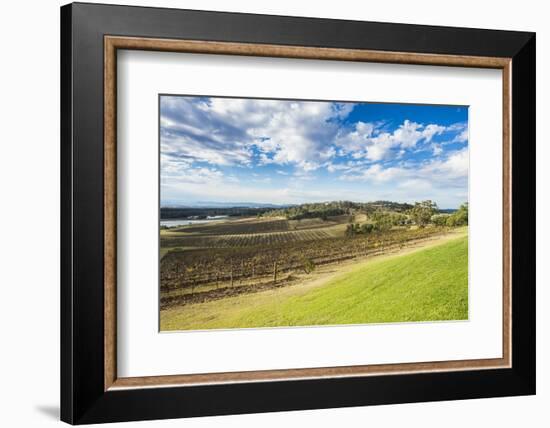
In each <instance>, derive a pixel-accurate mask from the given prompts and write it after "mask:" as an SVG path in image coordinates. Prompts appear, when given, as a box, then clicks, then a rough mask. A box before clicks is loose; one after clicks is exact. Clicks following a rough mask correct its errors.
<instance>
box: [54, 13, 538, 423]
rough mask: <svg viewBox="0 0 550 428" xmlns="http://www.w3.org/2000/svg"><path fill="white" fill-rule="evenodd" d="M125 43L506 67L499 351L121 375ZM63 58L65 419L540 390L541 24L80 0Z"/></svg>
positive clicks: (66, 28) (66, 30)
mask: <svg viewBox="0 0 550 428" xmlns="http://www.w3.org/2000/svg"><path fill="white" fill-rule="evenodd" d="M107 16H108V17H109V20H106V19H104V18H105V17H107ZM281 28H285V31H284V32H282V31H280V29H281ZM118 49H130V50H150V51H170V52H186V53H203V54H212V55H216V54H224V55H246V56H267V57H283V58H306V59H319V60H342V61H364V62H383V63H402V64H419V65H444V66H460V67H476V68H494V69H500V70H502V76H503V79H502V81H503V88H502V91H503V92H502V93H503V109H502V112H503V113H502V118H503V122H502V123H503V140H502V141H503V159H502V162H503V183H504V187H503V225H504V227H503V250H504V251H503V254H502V257H503V259H502V260H503V278H504V281H503V288H502V290H503V308H502V313H503V322H502V335H503V342H502V343H503V352H502V355H503V356H502V358H499V359H478V360H457V361H442V362H423V363H406V364H384V365H364V366H345V367H324V368H307V369H287V370H267V371H246V372H230V373H217V374H212V373H211V374H209V373H205V374H195V375H173V376H151V377H140V378H121V377H118V376H117V370H116V248H117V246H116V180H117V171H116V129H117V122H116V118H117V115H116V52H117V50H118ZM61 52H62V64H61V65H62V67H61V72H62V76H61V83H62V85H61V87H62V92H61V101H62V112H61V113H62V114H61V126H62V141H61V144H62V153H61V155H62V162H61V164H62V174H61V176H62V180H61V189H62V207H61V208H62V209H61V212H62V236H61V242H62V265H61V269H62V284H61V287H62V293H61V338H62V343H61V356H62V361H61V365H62V370H61V373H62V378H61V387H62V396H61V401H62V406H61V408H62V415H61V417H62V420H64V421H66V422H69V423H74V424H80V423H95V422H111V421H113V422H114V421H126V420H141V419H156V418H158V419H160V418H174V417H186V416H199V415H219V414H228V413H248V412H265V411H276V410H295V409H312V408H323V407H342V406H356V405H368V404H382V403H401V402H413V401H428V400H430V401H431V400H446V399H461V398H475V397H490V396H504V395H524V394H533V393H534V392H535V279H534V278H535V260H534V253H535V226H534V224H535V222H534V217H535V214H534V213H535V209H534V207H535V196H534V194H535V184H534V183H535V114H534V110H535V79H534V76H535V35H534V34H532V33H520V32H506V31H492V30H474V29H461V28H444V27H426V26H415V25H405V24H381V23H367V22H349V21H336V20H323V19H310V18H289V17H278V16H263V15H247V14H229V13H217V12H197V11H185V10H171V9H154V8H140V7H126V6H106V5H91V4H78V3H77V4H71V5H67V6H64V7H62V9H61ZM514 207H515V208H514ZM259 397H261V399H260V398H259ZM212 403H216V404H215V405H212Z"/></svg>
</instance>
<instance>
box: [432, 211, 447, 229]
mask: <svg viewBox="0 0 550 428" xmlns="http://www.w3.org/2000/svg"><path fill="white" fill-rule="evenodd" d="M449 217H450V215H449V214H434V215H433V216H432V223H433V224H435V225H436V226H446V225H447V220H448V219H449Z"/></svg>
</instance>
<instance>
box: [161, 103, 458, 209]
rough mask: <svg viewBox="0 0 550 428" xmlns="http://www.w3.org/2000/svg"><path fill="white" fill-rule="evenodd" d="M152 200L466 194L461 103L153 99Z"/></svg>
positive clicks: (449, 203)
mask: <svg viewBox="0 0 550 428" xmlns="http://www.w3.org/2000/svg"><path fill="white" fill-rule="evenodd" d="M160 146H161V170H160V175H161V205H172V204H193V203H197V202H203V201H213V202H258V203H274V204H297V203H305V202H321V201H330V200H353V201H363V202H366V201H374V200H380V199H384V200H392V201H398V202H414V201H419V200H424V199H432V200H434V201H435V202H436V203H437V204H438V205H439V207H441V208H455V207H457V206H459V205H460V204H461V203H463V202H466V201H467V199H468V108H467V107H464V106H434V105H413V104H381V103H348V102H346V103H342V102H330V101H295V100H267V99H266V100H263V99H247V98H220V97H196V96H165V95H163V96H161V98H160Z"/></svg>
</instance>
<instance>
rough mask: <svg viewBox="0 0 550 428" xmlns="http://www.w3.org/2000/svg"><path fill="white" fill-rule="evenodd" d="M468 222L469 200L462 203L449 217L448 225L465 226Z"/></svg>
mask: <svg viewBox="0 0 550 428" xmlns="http://www.w3.org/2000/svg"><path fill="white" fill-rule="evenodd" d="M467 224H468V202H465V203H464V204H462V205H461V206H460V207H459V208H458V210H456V211H455V212H454V213H453V214H451V215H450V216H449V217H448V218H447V226H451V227H452V226H465V225H467Z"/></svg>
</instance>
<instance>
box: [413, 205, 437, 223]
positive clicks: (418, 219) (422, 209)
mask: <svg viewBox="0 0 550 428" xmlns="http://www.w3.org/2000/svg"><path fill="white" fill-rule="evenodd" d="M437 211H438V209H437V204H436V203H435V202H433V201H430V200H426V201H422V202H415V204H414V207H413V208H412V209H411V210H410V212H409V214H410V215H411V217H412V218H413V220H414V222H415V223H416V224H417V225H418V226H420V227H424V226H425V225H427V224H428V223H429V222H430V220H431V218H432V215H434V214H435V213H437Z"/></svg>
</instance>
